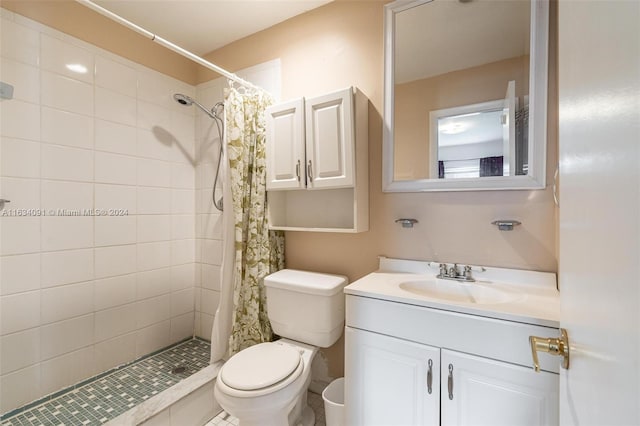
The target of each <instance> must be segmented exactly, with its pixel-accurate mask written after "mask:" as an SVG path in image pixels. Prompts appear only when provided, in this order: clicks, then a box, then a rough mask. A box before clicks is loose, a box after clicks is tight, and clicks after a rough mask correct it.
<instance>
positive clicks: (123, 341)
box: [94, 333, 136, 371]
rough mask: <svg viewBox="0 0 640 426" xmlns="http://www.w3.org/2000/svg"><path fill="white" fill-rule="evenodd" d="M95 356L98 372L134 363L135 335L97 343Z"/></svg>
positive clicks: (126, 335) (130, 334) (131, 334)
mask: <svg viewBox="0 0 640 426" xmlns="http://www.w3.org/2000/svg"><path fill="white" fill-rule="evenodd" d="M94 356H95V359H94V362H95V366H96V370H97V371H107V370H110V369H112V368H114V367H117V366H120V365H123V364H126V363H128V362H130V361H133V360H134V359H135V357H136V335H135V333H129V334H125V335H122V336H118V337H116V338H114V339H110V340H105V341H104V342H99V343H96V345H95V347H94Z"/></svg>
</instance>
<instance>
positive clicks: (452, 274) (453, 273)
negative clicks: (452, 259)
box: [449, 263, 460, 278]
mask: <svg viewBox="0 0 640 426" xmlns="http://www.w3.org/2000/svg"><path fill="white" fill-rule="evenodd" d="M449 276H450V277H452V278H455V277H458V276H460V269H459V268H458V264H457V263H454V264H453V266H452V267H451V269H449Z"/></svg>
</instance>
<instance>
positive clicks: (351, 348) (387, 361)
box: [345, 327, 440, 426]
mask: <svg viewBox="0 0 640 426" xmlns="http://www.w3.org/2000/svg"><path fill="white" fill-rule="evenodd" d="M345 339H346V342H345V343H346V348H345V349H346V350H345V354H346V359H345V371H346V372H347V373H346V375H345V377H346V379H347V383H346V394H345V398H346V400H345V401H346V404H349V406H350V408H349V410H348V415H349V416H350V418H347V419H345V420H346V423H345V424H347V425H350V426H356V425H359V426H375V425H380V426H391V425H403V426H411V425H433V426H436V425H438V424H439V417H440V375H439V371H440V349H439V348H434V347H431V346H427V345H421V344H418V343H414V342H409V341H407V340H401V339H396V338H394V337H389V336H384V335H382V334H377V333H371V332H369V331H362V330H357V329H353V328H350V327H347V328H346V331H345ZM351 416H352V417H351Z"/></svg>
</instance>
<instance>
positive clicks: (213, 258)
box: [201, 240, 222, 266]
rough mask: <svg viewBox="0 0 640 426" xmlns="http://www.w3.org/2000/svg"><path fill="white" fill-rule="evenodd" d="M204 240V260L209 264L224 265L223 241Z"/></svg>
mask: <svg viewBox="0 0 640 426" xmlns="http://www.w3.org/2000/svg"><path fill="white" fill-rule="evenodd" d="M201 241H202V262H203V263H207V264H209V265H217V266H220V265H222V241H220V240H201Z"/></svg>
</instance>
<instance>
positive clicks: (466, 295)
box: [399, 279, 518, 304]
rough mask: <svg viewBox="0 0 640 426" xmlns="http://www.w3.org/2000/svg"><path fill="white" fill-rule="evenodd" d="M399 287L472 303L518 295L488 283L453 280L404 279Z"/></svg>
mask: <svg viewBox="0 0 640 426" xmlns="http://www.w3.org/2000/svg"><path fill="white" fill-rule="evenodd" d="M399 287H400V289H402V290H404V291H408V292H410V293H413V294H416V295H419V296H426V297H429V298H430V299H440V300H444V301H449V302H462V303H472V304H496V303H507V302H510V301H512V300H514V299H516V298H517V297H518V295H517V293H512V292H509V291H504V290H501V289H496V288H491V287H490V286H489V285H485V284H480V283H464V282H459V281H453V280H440V279H433V280H416V281H405V282H402V283H400V285H399Z"/></svg>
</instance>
